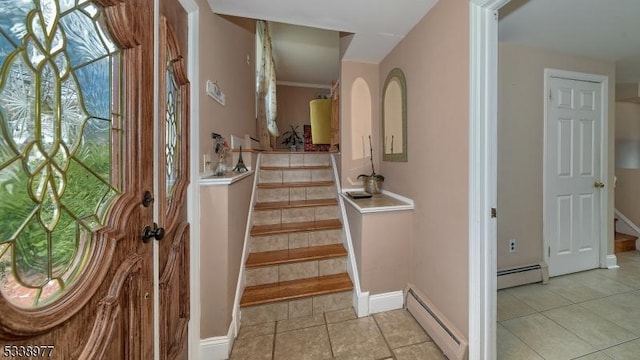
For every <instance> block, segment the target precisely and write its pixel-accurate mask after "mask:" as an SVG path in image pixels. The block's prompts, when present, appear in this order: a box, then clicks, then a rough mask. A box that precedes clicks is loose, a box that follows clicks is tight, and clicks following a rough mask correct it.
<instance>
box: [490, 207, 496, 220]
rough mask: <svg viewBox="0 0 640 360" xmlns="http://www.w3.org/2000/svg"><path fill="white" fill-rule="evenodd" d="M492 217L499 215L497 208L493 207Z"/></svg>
mask: <svg viewBox="0 0 640 360" xmlns="http://www.w3.org/2000/svg"><path fill="white" fill-rule="evenodd" d="M491 217H492V218H496V217H498V210H496V208H491Z"/></svg>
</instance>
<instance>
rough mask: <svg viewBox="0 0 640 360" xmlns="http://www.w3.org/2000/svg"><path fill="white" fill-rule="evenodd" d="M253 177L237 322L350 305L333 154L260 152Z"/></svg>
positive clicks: (263, 319)
mask: <svg viewBox="0 0 640 360" xmlns="http://www.w3.org/2000/svg"><path fill="white" fill-rule="evenodd" d="M257 176H258V182H257V185H256V189H254V192H255V198H256V202H255V205H254V208H253V219H252V224H253V226H252V228H251V232H250V235H251V238H250V241H249V252H250V253H249V256H248V258H247V261H246V262H245V286H246V287H245V289H244V293H243V295H242V298H241V299H240V307H241V310H242V324H243V325H251V324H257V323H263V322H270V321H277V320H283V319H288V318H295V317H301V316H308V315H315V314H319V313H324V312H328V311H333V310H340V309H345V308H349V307H351V306H352V299H353V284H352V282H351V279H350V277H349V275H348V273H347V256H348V254H347V251H346V249H345V247H344V245H343V238H344V235H343V229H342V221H341V212H340V210H339V206H338V201H337V189H336V186H335V182H334V176H333V167H332V165H331V158H330V155H329V154H326V153H325V154H318V153H282V152H280V153H278V152H272V153H271V152H270V153H263V154H262V156H261V160H260V165H259V168H258V175H257Z"/></svg>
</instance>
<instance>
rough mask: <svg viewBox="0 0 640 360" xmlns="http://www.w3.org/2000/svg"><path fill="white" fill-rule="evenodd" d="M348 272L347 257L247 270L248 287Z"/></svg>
mask: <svg viewBox="0 0 640 360" xmlns="http://www.w3.org/2000/svg"><path fill="white" fill-rule="evenodd" d="M346 271H347V257H346V256H343V257H337V258H332V259H323V260H311V261H302V262H296V263H293V264H282V265H271V266H262V267H257V268H249V269H246V274H247V277H246V286H254V285H264V284H272V283H277V282H281V281H291V280H299V279H306V278H312V277H317V276H325V275H334V274H340V273H344V272H346Z"/></svg>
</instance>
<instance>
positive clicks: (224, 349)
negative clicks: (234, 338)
mask: <svg viewBox="0 0 640 360" xmlns="http://www.w3.org/2000/svg"><path fill="white" fill-rule="evenodd" d="M230 352H231V344H230V341H229V337H228V336H217V337H212V338H208V339H202V340H200V357H201V358H202V359H207V360H226V359H228V358H229V353H230Z"/></svg>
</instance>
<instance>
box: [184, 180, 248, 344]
mask: <svg viewBox="0 0 640 360" xmlns="http://www.w3.org/2000/svg"><path fill="white" fill-rule="evenodd" d="M252 184H253V175H252V176H248V177H246V178H244V179H242V180H240V181H238V182H236V183H233V184H231V185H229V186H202V187H201V190H200V199H201V201H200V304H201V309H200V316H201V320H200V337H201V338H202V339H206V338H210V337H214V336H225V335H227V332H228V331H229V325H230V324H231V315H232V312H233V301H234V299H235V292H236V285H237V280H238V274H239V271H240V262H241V260H242V247H243V245H244V233H245V228H246V224H247V213H248V211H249V202H250V200H251V187H252ZM194 271H195V269H194Z"/></svg>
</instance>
